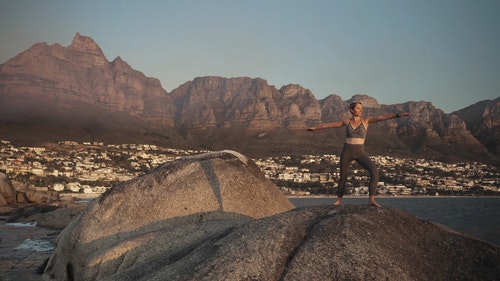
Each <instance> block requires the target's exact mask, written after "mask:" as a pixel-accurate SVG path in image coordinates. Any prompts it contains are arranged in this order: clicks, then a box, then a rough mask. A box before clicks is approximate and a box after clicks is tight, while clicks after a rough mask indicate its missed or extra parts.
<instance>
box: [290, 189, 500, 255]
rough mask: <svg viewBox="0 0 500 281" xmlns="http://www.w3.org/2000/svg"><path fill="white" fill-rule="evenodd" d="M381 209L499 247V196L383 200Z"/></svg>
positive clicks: (304, 200)
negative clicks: (406, 214)
mask: <svg viewBox="0 0 500 281" xmlns="http://www.w3.org/2000/svg"><path fill="white" fill-rule="evenodd" d="M289 199H290V201H291V202H292V203H293V204H294V205H295V206H296V207H303V206H311V205H322V204H332V203H333V202H334V201H335V198H333V197H332V198H325V197H295V198H289ZM377 202H378V203H379V204H381V205H382V206H389V207H394V208H398V209H401V210H403V211H406V212H408V213H410V214H413V215H415V216H417V217H419V218H421V219H424V220H427V221H433V222H437V223H440V224H443V225H445V226H447V227H450V228H452V229H454V230H457V231H459V232H461V233H464V234H466V235H469V236H473V237H476V238H478V239H481V240H484V241H487V242H489V243H492V244H495V245H497V246H500V197H380V198H377ZM367 203H368V198H365V197H363V198H356V197H354V198H348V197H346V198H344V199H343V200H342V204H367Z"/></svg>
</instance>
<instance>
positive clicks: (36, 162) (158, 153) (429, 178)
mask: <svg viewBox="0 0 500 281" xmlns="http://www.w3.org/2000/svg"><path fill="white" fill-rule="evenodd" d="M203 152H206V151H195V150H176V149H170V148H162V147H158V146H155V145H149V144H120V145H105V144H103V143H100V142H97V143H96V142H93V143H90V142H85V143H82V144H79V143H76V142H70V141H67V142H61V143H59V144H57V145H55V144H54V145H52V146H49V147H15V146H14V145H12V144H11V143H10V142H8V141H0V156H1V157H0V172H4V173H6V174H8V175H9V177H11V178H13V179H16V180H18V181H21V182H32V184H33V185H40V184H46V187H48V188H50V189H53V190H56V191H60V192H81V193H84V192H85V193H92V192H95V193H99V192H103V191H104V190H105V189H106V188H109V187H111V186H113V185H114V184H115V183H117V182H121V181H126V180H129V179H132V178H134V177H137V176H139V175H142V174H144V173H145V172H147V171H149V170H150V169H152V168H155V167H158V166H159V165H162V164H164V163H167V162H169V161H173V160H175V159H178V158H179V157H183V156H187V155H193V154H199V153H203ZM339 160H340V158H339V156H337V155H332V154H325V155H303V156H301V157H291V156H281V157H267V158H262V159H256V160H255V162H256V164H257V165H258V166H259V167H260V168H261V170H262V171H263V173H264V174H265V176H266V177H267V178H269V179H270V180H272V181H275V182H277V184H278V185H279V186H280V187H282V188H283V190H289V191H290V193H292V191H293V192H294V194H298V193H300V194H309V193H310V191H309V190H307V187H308V186H318V185H320V186H323V187H324V188H326V189H330V190H331V189H334V188H336V185H337V183H338V180H339V165H338V163H339ZM372 160H373V161H374V162H375V163H376V164H377V166H378V167H379V174H380V180H381V181H380V183H379V188H378V192H379V193H380V194H387V195H424V194H429V190H433V191H434V190H437V191H439V193H443V192H444V193H446V192H466V191H468V190H471V189H477V187H480V188H481V189H482V190H484V191H492V192H500V190H499V186H500V173H499V171H498V169H497V168H495V167H493V166H489V165H486V164H481V163H475V162H471V163H459V164H446V163H442V162H438V161H433V160H425V159H399V158H394V157H387V156H374V157H372ZM367 183H368V174H367V173H366V171H365V170H364V169H362V168H361V167H359V166H357V164H354V162H353V164H352V165H351V173H350V178H349V181H348V184H349V185H348V188H349V190H350V191H351V192H352V193H353V194H354V195H364V194H367V188H366V185H367ZM294 185H299V186H304V187H305V188H306V189H305V190H301V191H300V192H299V190H293V188H290V187H293V186H294ZM330 193H331V192H330Z"/></svg>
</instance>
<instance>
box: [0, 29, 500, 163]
mask: <svg viewBox="0 0 500 281" xmlns="http://www.w3.org/2000/svg"><path fill="white" fill-rule="evenodd" d="M353 100H359V101H362V102H363V104H364V106H365V113H366V114H385V113H395V112H400V111H407V112H410V113H411V114H412V115H411V117H409V118H404V119H395V120H389V121H385V122H380V123H377V124H375V125H374V126H373V127H372V128H370V131H369V134H370V136H369V138H368V142H367V149H368V151H369V152H371V153H384V154H395V155H396V154H397V155H408V156H417V157H425V158H432V159H439V160H444V161H454V160H464V159H469V160H478V161H486V162H495V161H498V159H499V158H500V157H499V155H498V145H497V144H498V143H499V141H498V140H499V129H498V128H499V126H498V124H497V123H498V121H496V120H500V116H499V115H500V113H499V110H498V108H499V102H498V99H497V100H495V101H482V102H481V103H478V104H476V105H474V106H473V107H474V108H466V109H464V110H461V111H457V112H455V113H452V114H446V113H444V112H443V111H442V110H440V109H437V108H435V107H434V106H433V105H432V104H431V103H429V102H425V101H419V102H413V101H409V102H407V103H402V104H394V105H383V104H379V103H378V102H377V100H376V99H375V98H373V97H369V96H366V95H355V96H353V97H352V98H351V99H350V100H347V101H344V100H342V99H341V98H340V97H339V96H336V95H331V96H328V97H326V98H324V99H322V100H317V99H316V98H315V96H314V94H313V93H312V92H311V91H309V90H307V89H304V88H303V87H301V86H300V85H293V84H290V85H285V86H282V87H281V88H279V89H277V88H275V87H274V86H271V85H269V84H268V83H267V81H266V80H264V79H261V78H249V77H237V78H224V77H213V76H208V77H198V78H194V79H193V80H192V81H188V82H186V83H184V84H182V85H180V86H179V87H178V88H176V89H174V90H172V92H170V93H168V92H167V91H165V90H164V89H163V88H162V86H161V84H160V81H159V80H158V79H155V78H149V77H146V76H145V75H144V74H143V73H141V72H139V71H137V70H134V69H132V68H131V67H130V66H129V65H128V64H127V63H126V62H125V61H124V60H122V59H121V58H120V57H117V58H115V59H114V60H113V61H111V62H110V61H108V60H107V59H106V57H105V56H104V54H103V52H102V50H101V49H100V47H99V46H98V45H97V44H96V43H95V42H94V41H93V40H92V39H91V38H89V37H86V36H82V35H81V34H76V36H75V37H74V39H73V42H72V43H71V45H70V46H68V47H63V46H61V45H59V44H54V45H50V46H49V45H47V44H46V43H38V44H35V45H33V46H32V47H31V48H29V49H28V50H26V51H24V52H22V53H20V54H19V55H17V56H15V57H14V58H12V59H10V60H9V61H7V62H5V63H4V64H2V65H0V104H1V106H2V110H1V111H0V133H1V135H2V138H5V139H8V140H11V141H14V142H19V143H31V144H33V143H41V142H50V141H57V140H66V139H69V140H77V141H105V142H109V143H119V142H122V143H123V142H136V143H137V142H143V143H144V142H149V143H154V144H160V145H164V146H173V147H183V148H186V147H203V148H208V149H213V150H218V149H225V148H229V149H235V150H238V151H241V152H244V153H247V154H249V155H252V156H257V155H269V154H281V153H292V154H293V153H297V154H302V153H325V152H326V153H332V152H333V153H336V152H337V150H338V149H339V147H340V146H341V145H342V142H343V132H342V131H341V130H329V131H326V132H318V133H315V134H310V133H307V132H305V128H306V127H308V126H310V125H312V124H317V123H320V122H328V121H333V120H338V119H341V118H345V117H348V116H349V114H348V111H347V106H348V103H349V102H351V101H353ZM478 120H481V121H478Z"/></svg>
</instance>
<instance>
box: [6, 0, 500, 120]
mask: <svg viewBox="0 0 500 281" xmlns="http://www.w3.org/2000/svg"><path fill="white" fill-rule="evenodd" d="M77 32H78V33H80V34H82V35H84V36H89V37H91V38H92V39H94V41H95V42H96V43H97V44H98V45H99V46H100V47H101V49H102V51H103V52H104V54H105V56H106V58H107V59H108V61H113V60H114V59H115V58H116V57H117V56H120V57H121V58H122V59H123V60H124V61H126V62H127V63H128V64H129V65H130V66H131V67H132V68H134V69H136V70H139V71H141V72H142V73H144V74H145V75H146V76H148V77H155V78H158V79H159V80H160V81H161V84H162V86H163V88H164V89H165V90H166V91H168V92H170V91H172V90H173V89H175V88H177V87H178V86H180V85H181V84H183V83H185V82H187V81H191V80H193V79H194V78H196V77H201V76H222V77H227V78H231V77H251V78H262V79H265V80H266V81H267V82H268V84H269V85H273V86H275V87H276V88H278V89H279V88H281V87H282V86H284V85H288V84H298V85H301V86H302V87H304V88H306V89H309V90H311V92H312V93H313V94H314V96H315V97H316V98H317V99H318V100H320V99H323V98H325V97H326V96H328V95H331V94H335V95H338V96H340V97H342V98H343V99H344V100H347V99H349V98H351V97H352V96H353V95H356V94H365V95H369V96H371V97H373V98H375V99H376V100H377V101H378V102H379V103H380V104H398V103H404V102H408V101H428V102H431V103H432V104H433V105H434V106H435V107H437V108H440V109H442V110H443V111H444V112H446V113H451V112H453V111H455V110H459V109H462V108H464V107H467V106H469V105H472V104H474V103H476V102H479V101H482V100H487V99H495V98H498V97H500V1H499V0H345V1H337V0H283V1H282V0H176V1H173V0H143V1H128V0H116V1H114V0H86V1H79V0H43V1H41V0H16V1H11V0H0V63H5V62H6V61H7V60H9V59H10V58H12V57H14V56H16V55H17V54H19V53H21V52H23V51H25V50H27V49H28V48H30V47H31V46H32V45H34V44H36V43H39V42H46V43H47V44H49V45H52V44H55V43H58V44H60V45H63V46H69V45H70V44H71V41H72V40H73V38H74V36H75V34H76V33H77Z"/></svg>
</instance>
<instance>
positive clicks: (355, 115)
mask: <svg viewBox="0 0 500 281" xmlns="http://www.w3.org/2000/svg"><path fill="white" fill-rule="evenodd" d="M349 111H350V112H351V114H352V117H351V119H345V120H342V121H337V122H332V123H326V124H323V125H319V126H315V127H311V128H308V129H307V130H308V131H316V130H323V129H330V128H340V127H342V126H345V127H346V139H345V143H344V148H343V149H342V153H341V155H340V180H339V185H338V191H337V201H335V203H333V204H334V205H339V204H340V203H341V202H342V197H343V196H344V193H345V184H346V181H347V176H348V174H349V167H350V165H351V162H352V161H353V160H356V162H358V163H359V164H360V165H361V166H362V167H363V168H365V169H366V170H367V171H368V173H369V174H370V186H369V191H370V197H369V203H368V204H369V205H371V206H375V207H381V206H380V204H378V203H377V202H376V201H375V194H376V193H377V184H378V171H377V166H375V163H373V161H371V160H370V158H369V157H368V155H366V153H365V146H364V144H365V138H366V132H367V130H368V125H369V124H371V123H375V122H379V121H384V120H388V119H393V118H397V117H406V116H409V115H410V114H409V113H398V114H386V115H380V116H375V117H367V118H363V117H361V114H362V113H363V105H362V104H361V103H360V102H354V103H351V105H350V106H349Z"/></svg>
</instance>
